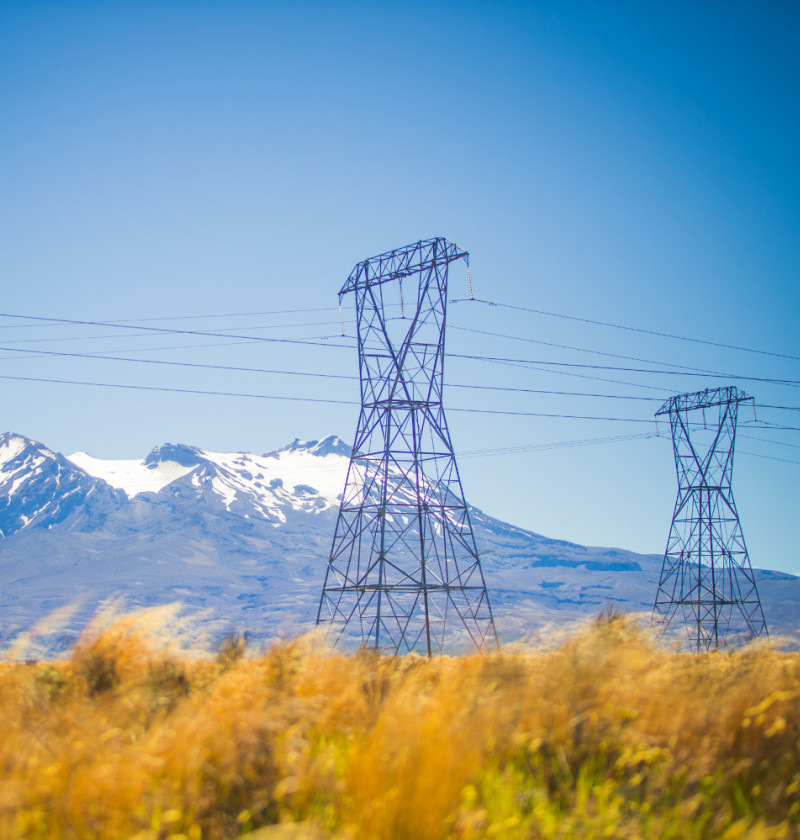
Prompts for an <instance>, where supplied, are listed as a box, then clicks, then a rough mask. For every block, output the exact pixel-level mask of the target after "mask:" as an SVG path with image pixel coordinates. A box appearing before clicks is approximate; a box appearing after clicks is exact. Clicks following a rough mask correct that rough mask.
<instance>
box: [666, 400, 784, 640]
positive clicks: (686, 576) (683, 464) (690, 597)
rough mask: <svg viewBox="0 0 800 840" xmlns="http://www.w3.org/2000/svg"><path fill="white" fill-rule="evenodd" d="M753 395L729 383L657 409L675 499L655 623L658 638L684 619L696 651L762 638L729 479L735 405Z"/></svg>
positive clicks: (758, 609)
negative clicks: (664, 424)
mask: <svg viewBox="0 0 800 840" xmlns="http://www.w3.org/2000/svg"><path fill="white" fill-rule="evenodd" d="M752 399H753V398H752V397H750V396H749V395H748V394H746V393H744V391H741V390H739V389H738V388H735V387H722V388H716V389H712V390H708V389H707V390H705V391H698V392H696V393H692V394H681V395H679V396H675V397H671V398H670V399H668V400H667V401H666V402H665V403H664V404H663V405H662V406H661V408H660V409H659V410H658V411H657V412H656V417H657V418H658V417H661V416H665V415H666V416H668V417H669V422H670V428H671V431H672V445H673V452H674V455H675V466H676V469H677V474H678V496H677V500H676V502H675V510H674V512H673V515H672V524H671V526H670V532H669V538H668V540H667V549H666V552H665V554H664V562H663V566H662V570H661V576H660V579H659V582H658V591H657V594H656V600H655V604H654V607H653V624H654V627H656V628H657V629H658V632H659V633H660V635H661V636H662V637H663V636H664V635H665V634H666V633H667V632H668V631H670V629H672V630H674V629H675V627H674V626H673V624H678V623H680V622H682V623H683V624H684V626H685V629H686V633H687V638H688V644H689V647H690V648H691V649H692V650H694V651H707V650H716V649H718V648H720V647H724V646H726V645H728V644H730V643H732V642H735V641H745V640H749V639H752V638H757V637H760V636H766V635H767V626H766V622H765V620H764V613H763V610H762V607H761V600H760V598H759V595H758V587H757V586H756V580H755V576H754V574H753V569H752V567H751V565H750V557H749V555H748V552H747V547H746V545H745V541H744V535H743V534H742V528H741V524H740V522H739V513H738V511H737V509H736V503H735V501H734V498H733V489H732V483H731V482H732V475H733V456H734V444H735V441H736V423H737V415H738V408H739V405H740V404H741V403H743V402H748V401H751V400H752Z"/></svg>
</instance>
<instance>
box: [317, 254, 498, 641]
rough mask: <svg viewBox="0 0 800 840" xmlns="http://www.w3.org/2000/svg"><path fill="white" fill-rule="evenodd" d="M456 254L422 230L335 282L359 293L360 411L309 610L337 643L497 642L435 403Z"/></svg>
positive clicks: (439, 395)
mask: <svg viewBox="0 0 800 840" xmlns="http://www.w3.org/2000/svg"><path fill="white" fill-rule="evenodd" d="M455 260H464V261H465V262H466V263H467V266H469V254H468V253H467V252H466V251H462V250H461V249H460V248H458V247H457V246H456V245H454V244H453V243H452V242H448V241H447V240H446V239H442V238H436V239H427V240H423V241H420V242H416V243H414V244H413V245H409V246H407V247H405V248H399V249H398V250H396V251H390V252H388V253H385V254H381V255H379V256H377V257H372V258H371V259H368V260H364V261H363V262H361V263H359V264H358V265H357V266H356V267H355V268H354V269H353V271H352V273H351V274H350V276H349V277H348V279H347V282H346V283H345V284H344V286H343V287H342V289H341V291H340V292H339V299H340V300H341V298H342V296H343V295H346V294H349V293H351V292H352V293H353V294H354V295H355V301H356V323H357V332H358V355H359V371H360V378H361V413H360V415H359V418H358V425H357V428H356V434H355V442H354V445H353V453H352V457H351V459H350V465H349V467H348V471H347V479H346V481H345V488H344V493H343V494H342V502H341V506H340V508H339V517H338V520H337V523H336V531H335V534H334V537H333V544H332V547H331V553H330V559H329V562H328V569H327V573H326V576H325V584H324V587H323V590H322V597H321V598H320V604H319V611H318V614H317V625H318V626H323V627H327V628H328V629H329V631H330V634H331V641H332V643H333V644H336V643H338V642H339V640H340V639H342V637H349V638H350V639H351V640H358V641H359V642H360V643H361V644H363V645H366V646H369V647H374V648H376V649H378V650H382V651H386V652H390V653H407V652H410V651H415V652H419V653H425V654H427V655H429V656H430V655H431V654H433V653H437V652H441V650H442V649H443V647H444V646H445V643H446V642H447V643H448V644H450V643H451V642H454V643H455V644H456V645H457V644H458V643H459V641H462V640H463V641H467V640H471V642H472V643H473V644H474V645H475V646H476V647H477V648H479V649H484V648H487V647H496V646H497V634H496V631H495V626H494V619H493V617H492V610H491V606H490V604H489V597H488V594H487V592H486V584H485V582H484V578H483V571H482V569H481V564H480V559H479V557H478V550H477V547H476V544H475V536H474V534H473V531H472V524H471V522H470V517H469V512H468V509H467V504H466V502H465V500H464V492H463V490H462V487H461V479H460V477H459V473H458V468H457V466H456V459H455V456H454V454H453V445H452V443H451V442H450V433H449V431H448V429H447V422H446V420H445V415H444V409H443V407H442V387H443V366H444V338H445V320H446V303H447V274H448V266H449V265H450V263H452V262H454V261H455ZM404 288H405V290H406V292H407V297H406V298H405V299H404V297H403V290H404ZM398 293H399V294H398ZM408 293H410V294H408ZM390 295H391V300H390V299H389V296H390ZM394 295H398V296H397V297H394ZM395 301H396V302H395ZM406 305H408V314H407V317H406V311H405V310H406ZM398 310H399V314H393V313H398ZM454 625H455V626H454ZM446 631H447V633H446Z"/></svg>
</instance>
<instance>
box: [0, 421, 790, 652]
mask: <svg viewBox="0 0 800 840" xmlns="http://www.w3.org/2000/svg"><path fill="white" fill-rule="evenodd" d="M349 456H350V447H349V446H347V445H346V444H345V443H344V442H343V441H342V440H340V439H339V438H338V437H336V436H329V437H326V438H324V439H322V440H319V441H307V442H303V441H299V440H295V441H294V442H293V443H290V444H289V445H287V446H284V447H282V448H280V449H276V450H274V451H272V452H268V453H266V454H263V455H254V454H250V453H246V452H228V453H220V452H211V451H208V450H204V449H200V448H198V447H195V446H187V445H183V444H165V445H163V446H159V447H156V448H155V449H153V450H152V452H150V453H149V455H147V457H145V458H144V459H143V460H141V461H136V460H125V461H111V460H102V459H98V458H94V457H92V456H91V455H89V454H87V453H85V452H77V453H74V454H72V455H70V456H64V455H62V454H60V453H58V452H55V451H53V450H51V449H49V448H47V447H46V446H45V445H43V444H41V443H38V442H36V441H34V440H30V439H29V438H26V437H23V436H22V435H19V434H14V433H6V434H3V435H0V615H2V616H3V620H2V625H0V650H2V649H3V648H6V649H7V648H8V646H9V644H10V643H11V641H12V640H14V639H18V638H19V636H20V634H21V633H26V632H29V631H31V628H33V627H34V626H35V625H38V628H37V629H36V631H35V632H34V633H33V635H32V636H31V639H30V644H29V645H28V648H27V653H28V655H30V654H31V653H32V654H35V655H41V654H43V653H52V652H56V651H59V650H63V649H65V648H67V647H69V646H70V645H71V644H73V643H74V641H75V640H76V638H77V637H78V635H79V634H80V632H81V630H82V628H83V627H84V626H85V625H86V623H87V621H88V620H89V618H90V617H91V616H92V615H93V614H94V613H95V612H96V611H97V610H98V607H100V606H102V605H108V604H110V603H115V604H116V605H117V608H118V609H126V610H130V609H136V608H140V607H148V606H155V605H161V604H169V603H174V602H181V603H182V604H183V606H184V609H185V610H186V611H187V612H188V613H192V614H195V615H198V616H200V617H201V618H202V622H203V624H204V625H205V626H206V627H207V628H213V630H212V632H217V633H224V632H225V631H228V630H238V631H247V632H248V633H251V634H253V635H254V636H256V637H260V638H267V637H273V636H276V635H293V634H296V633H299V632H302V631H303V630H307V629H309V628H310V627H311V626H312V625H313V622H314V619H315V617H316V610H317V605H318V603H319V597H320V592H321V588H322V583H323V579H324V576H325V569H326V564H327V556H328V551H329V550H330V543H331V538H332V535H333V530H334V527H335V523H336V515H337V511H338V505H339V498H340V494H341V492H342V489H343V487H344V480H345V474H346V471H347V465H348V462H349ZM470 515H471V519H472V524H473V529H474V531H475V536H476V540H477V543H478V548H479V552H480V556H481V558H482V559H481V562H482V565H483V571H484V575H485V579H486V584H487V588H488V590H489V596H490V599H491V603H492V607H493V610H494V615H495V623H496V625H497V630H498V634H499V636H500V639H501V642H502V641H508V640H512V639H516V638H522V637H531V636H535V635H536V634H539V633H542V632H547V630H548V628H552V627H553V626H554V625H563V624H564V623H566V622H570V621H572V620H575V619H579V618H582V617H586V616H589V615H592V614H596V613H598V612H600V611H601V610H603V609H604V608H606V607H607V606H608V604H609V603H612V602H613V603H614V604H616V605H617V606H618V607H619V608H620V609H623V610H626V611H631V612H649V611H650V610H651V609H652V603H653V599H654V596H655V590H656V585H657V581H658V574H659V571H660V568H661V557H660V556H658V555H642V554H635V553H633V552H630V551H625V550H623V549H616V548H596V547H586V546H581V545H576V544H575V543H570V542H567V541H564V540H556V539H550V538H548V537H545V536H542V535H540V534H537V533H534V532H532V531H527V530H524V529H522V528H517V527H515V526H513V525H510V524H508V523H506V522H502V521H500V520H499V519H495V518H493V517H491V516H488V515H487V514H485V513H483V512H482V511H480V510H478V509H477V508H474V507H471V508H470ZM756 575H757V580H758V586H759V592H760V594H761V599H762V603H763V606H764V611H765V614H766V618H767V622H768V625H769V627H770V630H771V632H772V634H773V635H775V634H779V635H789V636H794V635H796V634H798V631H800V578H797V577H794V576H792V575H788V574H784V573H781V572H772V571H768V570H760V569H759V570H756Z"/></svg>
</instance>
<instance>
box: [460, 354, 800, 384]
mask: <svg viewBox="0 0 800 840" xmlns="http://www.w3.org/2000/svg"><path fill="white" fill-rule="evenodd" d="M449 356H450V358H456V359H471V360H473V361H479V362H499V363H510V364H514V365H547V366H549V367H569V368H581V369H586V370H616V371H620V372H625V373H647V374H652V375H657V376H696V377H703V378H711V377H724V378H726V379H741V380H746V381H748V382H765V383H768V384H771V385H788V386H790V387H797V386H798V385H800V380H796V379H772V378H769V377H764V376H745V375H743V374H733V373H713V374H712V373H692V372H690V371H684V370H653V369H648V368H629V367H618V366H614V365H588V364H582V363H580V362H552V361H546V360H543V359H509V358H505V357H502V356H478V355H472V354H465V353H450V354H449Z"/></svg>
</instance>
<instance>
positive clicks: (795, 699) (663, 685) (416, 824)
mask: <svg viewBox="0 0 800 840" xmlns="http://www.w3.org/2000/svg"><path fill="white" fill-rule="evenodd" d="M153 621H156V619H153V618H152V616H150V617H148V615H143V616H130V617H128V618H126V619H123V620H121V621H119V622H117V623H116V624H114V625H112V626H111V627H109V628H107V629H105V630H104V631H102V632H99V633H98V634H94V635H93V634H92V633H88V634H87V636H86V637H85V638H84V640H83V641H82V642H81V644H80V645H79V647H78V648H77V649H76V651H75V653H74V654H73V656H72V658H71V659H70V660H69V661H67V662H36V663H29V664H14V663H10V662H7V663H3V664H0V716H1V718H0V719H1V720H2V724H0V726H1V727H2V728H1V729H0V838H3V840H5V838H37V839H38V838H98V840H113V838H130V837H136V838H138V839H139V840H155V838H173V840H178V838H192V839H193V840H199V838H229V837H238V836H242V835H247V834H250V835H251V838H252V840H256V839H257V838H258V839H259V840H262V839H266V838H328V837H338V838H387V839H388V838H397V839H398V840H399V839H400V838H403V839H404V840H406V839H407V840H432V838H445V837H456V838H483V837H492V838H572V837H580V838H583V837H585V838H590V837H591V838H595V837H597V838H600V837H612V838H634V837H642V838H660V837H664V838H712V837H722V838H729V839H730V840H734V838H745V837H747V838H765V839H766V838H779V837H792V838H794V837H800V830H799V829H798V825H800V714H799V713H800V655H798V654H795V653H782V652H779V651H777V650H773V649H770V648H769V647H764V646H761V647H754V648H751V649H747V650H744V651H740V652H738V653H732V654H730V653H729V654H725V653H714V654H706V655H700V656H693V655H688V654H679V653H670V652H664V651H658V650H655V649H653V648H652V647H651V646H650V645H649V644H648V642H647V640H646V638H645V637H644V636H643V635H642V634H641V633H640V632H639V631H638V630H637V629H636V628H635V626H633V624H632V623H631V622H629V621H628V620H626V619H625V618H624V617H616V616H613V615H612V616H610V617H609V616H605V617H603V618H600V619H598V620H597V621H596V622H595V623H594V624H593V625H592V626H591V627H590V628H588V629H584V630H581V631H576V632H575V633H574V634H573V635H571V636H569V637H567V638H565V639H564V640H563V641H561V642H559V643H552V644H551V645H549V646H548V647H547V648H538V649H537V648H530V647H529V648H525V647H519V648H516V649H514V650H504V651H503V652H501V653H497V654H491V655H474V656H466V657H440V658H435V659H432V660H427V659H421V658H417V657H412V656H407V657H398V658H395V657H383V656H379V655H377V654H375V653H370V652H365V653H360V654H357V655H353V656H349V657H344V656H333V655H325V654H322V653H320V652H314V651H312V650H311V649H310V646H309V644H308V643H307V642H306V641H304V640H301V641H297V642H290V643H280V644H276V645H274V646H273V647H271V648H270V649H269V650H267V651H266V652H264V653H262V654H259V655H256V656H242V655H241V653H242V651H241V647H240V646H239V645H237V644H236V643H235V640H229V642H228V643H227V644H226V645H224V646H223V647H222V648H221V649H220V651H219V652H218V653H217V655H216V656H215V657H206V658H198V657H191V656H188V655H186V654H183V653H177V652H174V653H170V652H169V648H168V647H167V648H165V647H164V646H163V645H161V644H156V643H155V642H153V641H152V633H151V630H152V627H150V626H148V622H150V623H152V622H153Z"/></svg>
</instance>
